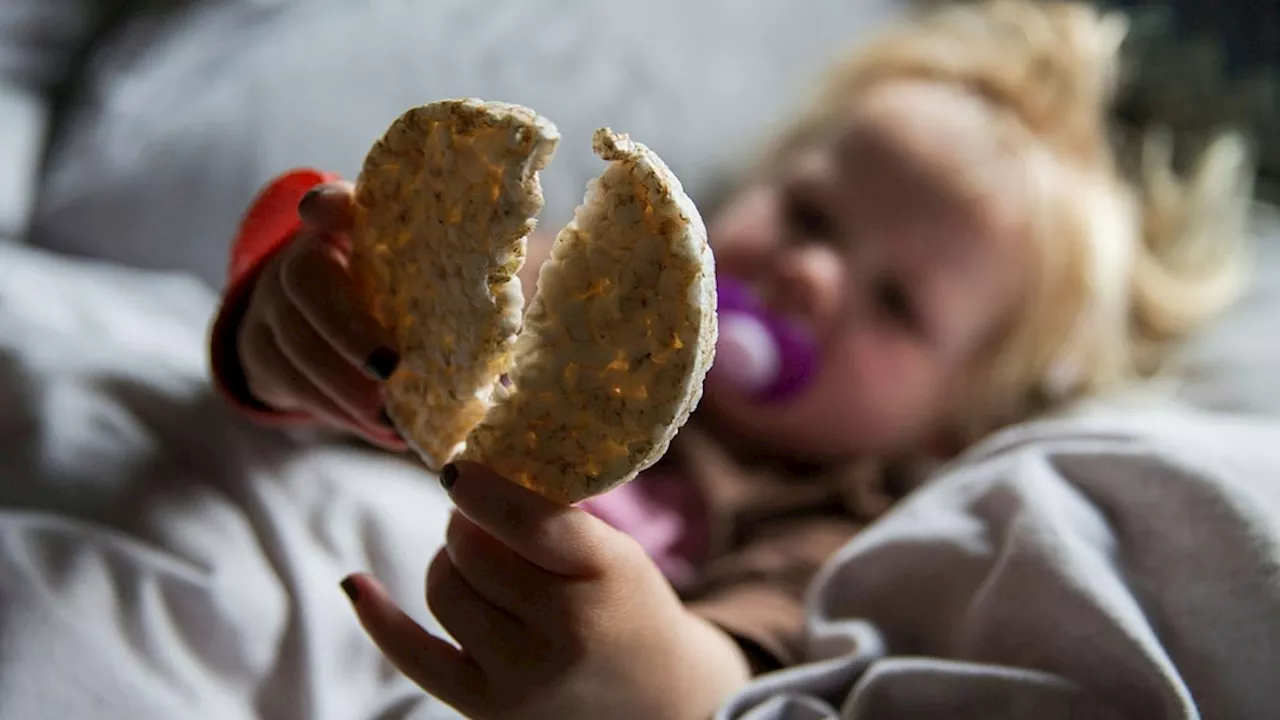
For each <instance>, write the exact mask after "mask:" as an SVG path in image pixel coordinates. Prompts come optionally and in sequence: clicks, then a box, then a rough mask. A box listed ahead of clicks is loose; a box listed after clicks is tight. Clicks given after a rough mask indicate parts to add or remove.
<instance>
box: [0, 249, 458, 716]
mask: <svg viewBox="0 0 1280 720" xmlns="http://www.w3.org/2000/svg"><path fill="white" fill-rule="evenodd" d="M40 253H41V251H35V250H31V249H29V248H24V247H21V246H11V245H5V244H2V243H0V718H4V720H10V719H12V720H42V719H44V718H48V719H49V720H79V719H80V718H94V719H95V720H111V719H115V718H119V719H120V720H162V719H163V720H173V719H174V718H186V719H196V718H211V719H213V718H217V719H219V720H235V719H237V718H272V719H274V718H280V719H282V720H287V719H291V718H298V719H302V718H317V719H319V718H323V719H332V720H353V719H361V718H367V719H373V718H379V719H386V720H390V719H391V718H404V717H424V718H425V717H431V718H435V717H456V715H455V714H453V713H451V712H448V711H447V710H445V709H444V708H442V707H441V706H440V705H439V704H438V703H432V702H428V701H427V700H426V699H424V698H423V697H422V694H421V693H420V692H419V691H418V690H417V689H416V688H415V687H413V686H411V685H409V684H408V683H407V682H405V681H402V680H401V679H400V678H399V677H398V676H396V675H395V674H394V673H392V672H391V671H390V670H389V669H388V667H387V666H386V665H385V664H384V663H383V662H382V661H381V659H380V656H379V655H378V654H377V651H376V650H375V649H374V647H373V646H372V645H371V644H370V643H369V642H368V640H367V639H366V638H365V636H364V634H363V633H362V632H361V631H360V629H359V626H358V625H357V623H356V621H355V619H354V617H353V615H352V613H351V610H350V608H349V606H348V605H347V600H346V597H345V596H344V595H343V594H342V592H341V591H340V590H339V588H338V581H339V580H340V579H341V578H342V577H343V575H345V574H346V573H348V572H351V571H356V570H372V571H374V572H376V573H377V574H378V575H379V577H381V578H382V579H383V580H385V581H386V582H387V583H388V585H389V587H390V588H391V589H392V590H393V592H394V593H395V594H396V596H397V597H398V599H399V601H400V602H401V604H402V605H403V606H404V607H405V608H409V609H410V610H411V612H412V611H413V609H419V610H420V612H418V619H419V621H421V622H423V623H427V624H428V626H431V622H430V618H429V617H428V616H427V615H426V613H425V610H422V608H423V607H424V602H423V592H422V582H423V573H424V570H425V568H426V566H427V563H428V561H429V560H430V558H431V556H432V555H433V554H434V552H435V550H436V549H437V548H438V547H439V546H440V543H441V541H442V539H443V532H444V524H445V521H446V519H447V517H446V513H447V511H448V507H449V504H448V501H447V499H446V498H445V496H444V494H443V492H442V491H441V490H440V489H439V486H438V484H436V483H435V482H434V481H433V479H432V478H430V477H428V476H425V475H424V474H422V473H421V472H419V471H417V470H415V469H413V468H411V467H410V466H408V465H407V464H404V463H401V462H398V461H396V460H393V459H388V458H387V457H385V456H380V455H378V454H375V453H371V452H365V451H362V450H359V449H354V448H349V447H342V446H337V445H334V444H324V443H317V442H315V441H314V440H307V439H305V438H299V439H295V438H290V437H286V436H284V435H283V434H276V433H272V432H268V431H264V430H262V429H260V428H256V427H251V426H250V425H248V424H247V423H245V422H243V421H241V420H239V419H238V418H236V417H235V416H234V415H233V414H232V413H231V412H229V411H227V410H225V409H224V408H223V407H222V406H221V405H220V403H219V401H217V400H216V399H215V398H213V397H212V396H211V395H210V391H209V388H208V384H207V381H206V379H205V378H206V375H205V368H206V363H205V357H204V337H205V333H206V328H207V323H208V319H209V315H210V312H211V311H212V308H213V303H214V298H213V297H212V295H211V294H210V293H209V291H208V290H207V289H206V288H205V287H204V286H203V285H201V284H199V283H198V282H196V281H193V280H189V279H185V278H181V277H163V276H159V277H158V276H154V275H148V274H146V273H141V272H137V271H131V270H122V269H116V268H112V267H109V266H106V265H98V264H91V263H82V262H72V261H68V260H65V259H61V258H58V257H56V256H46V255H43V254H40Z"/></svg>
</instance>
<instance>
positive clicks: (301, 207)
mask: <svg viewBox="0 0 1280 720" xmlns="http://www.w3.org/2000/svg"><path fill="white" fill-rule="evenodd" d="M321 192H323V191H322V190H321V189H320V186H319V185H317V186H315V187H313V188H311V189H310V190H308V191H307V194H306V195H303V196H302V199H301V200H299V201H298V214H299V215H306V214H307V206H308V205H311V204H313V203H314V202H315V201H316V198H318V197H320V193H321Z"/></svg>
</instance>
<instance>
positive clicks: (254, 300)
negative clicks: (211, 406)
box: [237, 183, 404, 450]
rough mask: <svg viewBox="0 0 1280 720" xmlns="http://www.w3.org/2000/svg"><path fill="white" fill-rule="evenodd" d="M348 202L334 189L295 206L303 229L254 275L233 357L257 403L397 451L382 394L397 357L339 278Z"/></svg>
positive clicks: (345, 192)
mask: <svg viewBox="0 0 1280 720" xmlns="http://www.w3.org/2000/svg"><path fill="white" fill-rule="evenodd" d="M352 202H353V196H352V187H351V186H350V185H349V184H341V183H332V184H327V185H321V186H319V187H318V188H317V189H316V190H314V191H312V192H311V193H310V194H308V195H307V197H305V198H304V199H303V201H302V203H301V204H300V205H299V207H298V212H299V213H300V214H301V215H302V219H303V222H304V223H305V228H304V230H303V231H302V233H301V234H300V235H299V237H297V238H296V239H295V240H294V241H293V242H292V243H290V245H289V246H288V247H287V248H285V249H284V250H283V251H281V252H280V253H279V254H278V255H277V256H276V257H274V258H273V259H272V260H271V261H270V262H269V263H268V264H267V265H266V266H265V267H264V268H263V271H262V275H261V276H260V277H259V278H258V280H257V282H256V284H255V286H254V289H253V295H252V297H251V298H250V300H249V306H248V309H247V310H246V313H245V316H244V321H243V323H242V325H241V326H240V329H239V335H238V337H237V350H238V352H239V356H240V362H241V366H242V368H243V371H244V377H245V381H246V382H247V384H248V388H249V391H250V392H251V393H252V394H253V396H254V397H255V398H257V399H258V400H259V401H261V402H263V403H265V404H267V405H268V406H270V407H271V408H273V409H275V410H280V411H285V412H302V413H306V414H308V415H310V416H312V417H314V418H316V420H318V421H319V422H321V423H323V424H325V425H328V426H331V427H333V428H336V429H340V430H345V431H349V432H353V433H356V434H358V435H360V436H362V437H364V438H366V439H367V440H369V441H370V442H372V443H375V444H377V445H380V446H382V447H386V448H389V449H397V450H399V449H403V448H404V442H403V441H402V440H400V439H399V437H398V436H397V435H396V432H395V430H394V428H393V427H392V426H391V424H390V421H389V420H387V419H386V416H385V414H384V406H383V399H382V391H381V381H382V380H385V379H386V378H387V376H389V375H390V374H391V372H392V371H393V370H394V369H395V366H396V363H397V362H398V356H397V354H396V352H395V350H394V349H393V342H392V340H391V339H390V334H389V333H388V332H386V331H385V330H384V329H383V328H382V327H381V325H380V324H379V323H378V322H377V321H376V320H375V319H374V318H373V317H371V316H370V315H369V313H368V312H367V311H366V310H365V309H364V308H363V307H362V306H361V304H360V303H359V302H357V298H356V294H355V288H354V286H353V283H352V279H351V277H350V276H349V275H348V273H347V255H348V252H349V247H350V244H349V241H348V239H347V232H348V231H349V230H350V229H351V222H352V212H351V209H352Z"/></svg>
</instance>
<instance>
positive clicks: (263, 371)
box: [240, 323, 403, 449]
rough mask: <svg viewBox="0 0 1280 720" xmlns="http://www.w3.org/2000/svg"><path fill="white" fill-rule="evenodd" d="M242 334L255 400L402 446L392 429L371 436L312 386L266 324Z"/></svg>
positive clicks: (249, 326) (380, 442)
mask: <svg viewBox="0 0 1280 720" xmlns="http://www.w3.org/2000/svg"><path fill="white" fill-rule="evenodd" d="M241 332H242V336H241V340H240V353H241V357H242V359H243V364H244V366H245V380H246V382H247V384H248V386H249V393H250V394H251V395H253V397H255V398H257V399H258V400H259V401H261V402H262V403H264V404H266V405H267V406H268V407H271V408H274V409H276V410H280V411H284V412H305V413H307V414H309V415H311V416H313V417H315V419H316V420H317V421H319V422H321V423H323V424H325V425H328V426H330V427H334V428H340V429H343V430H346V431H347V432H351V433H355V434H358V435H362V436H367V437H368V438H369V439H370V440H371V441H373V442H376V443H377V444H378V445H381V446H383V447H387V448H389V449H396V448H399V447H402V446H403V441H401V440H399V438H398V437H396V436H395V434H394V433H393V432H392V431H390V430H380V431H378V432H376V433H372V434H371V431H370V430H368V429H367V428H366V427H365V426H364V424H363V423H361V422H359V421H357V420H356V419H354V418H352V417H350V416H349V415H347V413H346V412H345V411H344V410H343V409H342V408H341V407H340V406H338V405H337V403H335V402H334V401H332V400H330V399H329V398H328V396H326V395H325V394H324V393H323V392H321V391H320V390H319V389H318V388H316V387H315V386H314V385H312V384H311V381H310V380H308V379H307V377H306V376H305V375H304V374H302V372H301V371H300V370H298V369H297V368H296V367H294V365H293V362H292V361H291V360H289V358H288V357H287V356H286V355H285V354H284V352H283V351H281V350H280V347H279V345H278V344H277V343H276V338H275V335H273V334H272V332H271V329H270V328H269V327H268V326H267V325H265V324H262V323H253V324H246V325H245V327H244V328H243V329H242V331H241ZM251 368H252V370H250V369H251Z"/></svg>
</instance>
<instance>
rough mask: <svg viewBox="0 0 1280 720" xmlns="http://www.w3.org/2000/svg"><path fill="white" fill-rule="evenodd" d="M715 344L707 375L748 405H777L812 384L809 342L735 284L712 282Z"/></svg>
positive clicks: (813, 354) (813, 351)
mask: <svg viewBox="0 0 1280 720" xmlns="http://www.w3.org/2000/svg"><path fill="white" fill-rule="evenodd" d="M716 295H717V303H718V308H719V309H718V312H719V323H720V327H719V339H718V340H717V342H716V358H715V362H714V363H713V364H712V366H711V374H712V375H713V376H715V377H716V378H717V380H718V381H722V382H724V383H726V384H730V385H733V386H735V387H736V388H738V390H739V391H740V392H742V393H743V394H744V395H747V396H748V397H750V398H751V399H753V400H758V401H763V402H780V401H782V400H786V399H788V398H790V397H793V396H795V395H796V394H798V393H799V392H800V391H801V390H803V389H804V388H805V387H806V386H807V385H808V384H809V381H810V380H812V379H813V377H814V375H815V374H816V371H817V367H818V352H817V348H816V347H815V344H814V342H813V339H812V338H811V337H809V336H808V335H806V334H805V333H803V332H801V331H800V330H799V329H798V328H796V327H795V326H794V325H792V324H791V323H788V322H787V321H786V320H784V319H782V318H780V317H778V316H776V315H774V314H772V313H770V312H769V310H768V308H766V307H764V305H763V304H761V303H760V302H759V300H757V299H756V297H755V296H754V295H752V293H751V291H750V290H748V289H747V286H746V285H745V284H744V283H743V282H742V281H740V280H737V279H735V278H731V277H725V276H720V277H717V278H716Z"/></svg>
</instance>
